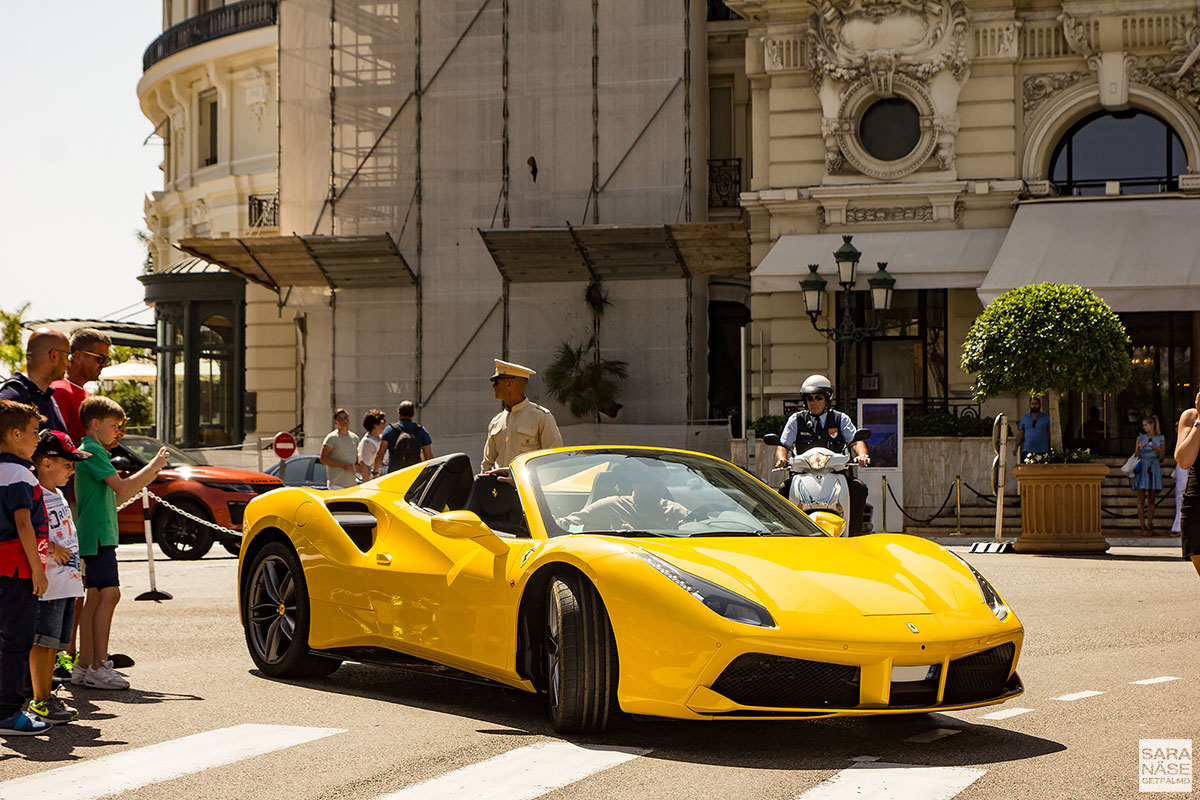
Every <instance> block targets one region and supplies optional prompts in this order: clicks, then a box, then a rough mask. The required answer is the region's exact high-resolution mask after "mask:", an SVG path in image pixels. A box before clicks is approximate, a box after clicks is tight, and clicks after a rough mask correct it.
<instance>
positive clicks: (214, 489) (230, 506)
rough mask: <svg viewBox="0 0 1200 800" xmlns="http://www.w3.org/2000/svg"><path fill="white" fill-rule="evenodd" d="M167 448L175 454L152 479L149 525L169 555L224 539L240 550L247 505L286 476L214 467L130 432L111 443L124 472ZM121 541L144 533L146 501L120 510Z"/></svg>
mask: <svg viewBox="0 0 1200 800" xmlns="http://www.w3.org/2000/svg"><path fill="white" fill-rule="evenodd" d="M160 447H165V448H167V451H168V452H169V453H170V454H171V457H170V459H169V460H168V461H167V466H166V467H165V468H164V469H163V471H162V472H160V473H158V477H156V478H155V479H154V482H153V483H151V484H150V487H149V488H150V492H151V493H152V495H153V496H151V497H150V526H151V530H152V531H153V533H154V540H155V541H156V542H158V546H159V547H160V548H161V549H162V551H163V552H164V553H166V554H167V556H169V557H170V558H179V559H186V560H191V559H197V558H201V557H203V556H204V554H205V553H207V552H208V551H209V549H210V548H212V546H213V542H220V543H221V544H222V545H223V546H224V547H225V549H226V550H228V551H229V552H230V553H233V554H234V555H237V553H238V551H239V550H240V549H241V546H242V534H241V530H242V513H243V512H244V511H245V509H246V504H247V503H249V502H250V501H251V500H253V499H254V498H255V497H257V496H258V495H260V494H263V493H264V492H269V491H271V490H272V489H277V488H279V487H280V486H282V485H283V481H281V480H279V478H276V477H274V476H272V475H266V474H263V473H261V472H252V471H251V470H246V469H233V468H231V467H213V466H209V465H208V464H205V463H204V462H203V461H201V460H200V459H199V458H197V457H195V456H190V455H188V454H187V453H184V452H183V451H181V450H179V449H177V448H175V447H173V446H171V445H169V444H165V443H164V442H160V441H159V440H158V439H152V438H150V437H149V436H126V437H125V438H123V439H122V440H121V442H120V443H119V444H118V445H117V446H116V447H115V448H113V451H112V461H113V466H114V467H116V469H117V472H119V473H120V474H121V475H122V476H123V477H124V476H128V475H130V474H131V473H133V472H136V471H137V470H139V469H141V468H142V467H143V466H145V465H146V463H147V462H148V461H149V460H150V459H152V458H154V456H155V454H156V453H158V448H160ZM159 497H161V498H162V499H164V500H166V501H167V502H168V503H170V504H171V505H173V506H176V507H178V508H181V509H183V510H184V511H186V512H188V513H189V514H192V515H194V516H197V517H199V518H201V519H205V520H208V521H209V522H213V523H216V524H217V525H219V526H221V527H222V528H225V529H226V530H225V531H219V530H215V529H213V528H211V527H209V526H207V525H201V524H200V523H198V522H196V521H194V520H191V519H188V518H187V517H184V516H182V515H180V514H177V513H175V512H174V511H172V510H171V509H169V508H166V507H165V506H163V505H162V504H161V503H159V502H158V499H157V498H159ZM117 526H118V529H119V530H120V533H121V538H122V540H124V539H126V538H127V537H129V538H132V537H135V536H136V537H137V538H144V537H145V529H144V527H143V525H142V504H141V502H140V501H138V502H134V503H131V504H130V505H128V506H127V507H126V508H125V509H124V510H122V511H121V512H120V513H119V514H118V515H117Z"/></svg>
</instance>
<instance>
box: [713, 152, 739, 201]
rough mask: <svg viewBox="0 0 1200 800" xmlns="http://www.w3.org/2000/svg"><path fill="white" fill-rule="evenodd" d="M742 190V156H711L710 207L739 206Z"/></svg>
mask: <svg viewBox="0 0 1200 800" xmlns="http://www.w3.org/2000/svg"><path fill="white" fill-rule="evenodd" d="M741 191H742V160H741V159H740V158H710V159H709V160H708V207H709V208H737V206H738V195H739V194H741Z"/></svg>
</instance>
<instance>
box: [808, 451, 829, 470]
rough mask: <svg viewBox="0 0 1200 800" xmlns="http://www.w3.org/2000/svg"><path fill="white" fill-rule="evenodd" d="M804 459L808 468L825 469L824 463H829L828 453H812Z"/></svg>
mask: <svg viewBox="0 0 1200 800" xmlns="http://www.w3.org/2000/svg"><path fill="white" fill-rule="evenodd" d="M804 461H805V462H807V463H808V466H809V468H810V469H825V465H826V464H828V463H829V453H813V454H812V455H810V456H809V457H808V458H805V459H804Z"/></svg>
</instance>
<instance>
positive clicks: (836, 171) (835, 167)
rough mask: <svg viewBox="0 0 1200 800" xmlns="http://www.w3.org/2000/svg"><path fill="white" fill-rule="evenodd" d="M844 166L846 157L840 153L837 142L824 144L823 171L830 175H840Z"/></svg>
mask: <svg viewBox="0 0 1200 800" xmlns="http://www.w3.org/2000/svg"><path fill="white" fill-rule="evenodd" d="M845 168H846V157H845V156H844V155H842V151H841V149H840V148H839V147H838V146H837V143H836V142H835V143H834V144H831V145H830V144H827V145H825V171H826V172H827V173H829V174H830V175H840V174H842V172H844V171H845Z"/></svg>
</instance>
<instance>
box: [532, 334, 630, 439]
mask: <svg viewBox="0 0 1200 800" xmlns="http://www.w3.org/2000/svg"><path fill="white" fill-rule="evenodd" d="M627 366H628V364H627V363H626V362H624V361H616V360H613V359H608V358H600V353H599V350H598V349H597V348H596V337H595V335H593V336H592V337H591V338H590V339H588V341H587V344H582V345H573V344H571V343H570V342H562V343H561V344H560V345H559V346H558V354H557V355H556V356H555V357H554V361H553V362H551V364H550V366H549V368H548V369H547V370H546V388H547V389H548V390H549V391H550V395H551V396H552V397H553V398H554V399H555V400H557V401H558V402H560V403H562V404H563V405H565V406H566V407H567V410H568V411H570V412H571V416H573V417H578V418H580V419H582V418H585V417H595V419H596V421H597V422H599V421H600V414H604V415H605V416H608V417H614V418H615V417H616V416H617V412H618V411H620V410H621V404H620V403H618V402H617V394H618V391H619V386H618V381H619V380H620V379H622V378H625V377H628V375H629V372H628V370H627V369H626V367H627Z"/></svg>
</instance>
